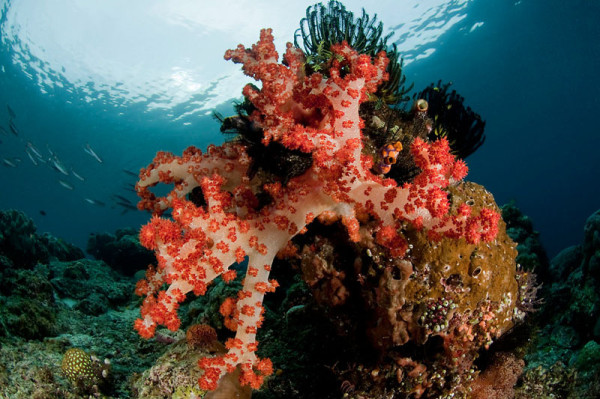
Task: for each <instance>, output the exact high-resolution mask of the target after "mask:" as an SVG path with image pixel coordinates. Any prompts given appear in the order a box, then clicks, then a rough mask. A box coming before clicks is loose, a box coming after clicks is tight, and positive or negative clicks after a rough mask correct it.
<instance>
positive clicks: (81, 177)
mask: <svg viewBox="0 0 600 399" xmlns="http://www.w3.org/2000/svg"><path fill="white" fill-rule="evenodd" d="M71 174H72V175H73V176H75V177H76V178H78V179H79V180H81V181H85V178H84V177H83V176H81V175H80V174H79V173H77V172H75V171H74V170H73V169H72V168H71Z"/></svg>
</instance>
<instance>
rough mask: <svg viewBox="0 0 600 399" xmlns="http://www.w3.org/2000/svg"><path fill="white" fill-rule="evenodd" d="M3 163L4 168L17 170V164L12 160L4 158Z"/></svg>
mask: <svg viewBox="0 0 600 399" xmlns="http://www.w3.org/2000/svg"><path fill="white" fill-rule="evenodd" d="M2 163H3V164H4V166H8V167H10V168H16V167H17V164H16V163H15V162H13V161H12V160H10V159H6V158H2Z"/></svg>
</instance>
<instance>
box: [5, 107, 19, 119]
mask: <svg viewBox="0 0 600 399" xmlns="http://www.w3.org/2000/svg"><path fill="white" fill-rule="evenodd" d="M6 109H7V110H8V115H10V118H11V119H15V118H16V117H17V114H16V113H15V111H14V110H13V109H12V108H11V107H10V105H8V104H6Z"/></svg>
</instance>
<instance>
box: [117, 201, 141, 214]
mask: <svg viewBox="0 0 600 399" xmlns="http://www.w3.org/2000/svg"><path fill="white" fill-rule="evenodd" d="M117 205H119V206H120V207H121V208H123V210H124V211H125V212H128V211H137V210H138V208H137V206H135V205H133V204H128V203H125V202H117Z"/></svg>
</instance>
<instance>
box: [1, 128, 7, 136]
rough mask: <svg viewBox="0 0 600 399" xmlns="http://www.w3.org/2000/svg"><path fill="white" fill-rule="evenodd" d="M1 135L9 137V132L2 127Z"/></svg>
mask: <svg viewBox="0 0 600 399" xmlns="http://www.w3.org/2000/svg"><path fill="white" fill-rule="evenodd" d="M0 133H2V134H3V135H5V136H8V132H7V131H6V129H5V128H3V127H2V126H0Z"/></svg>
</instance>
